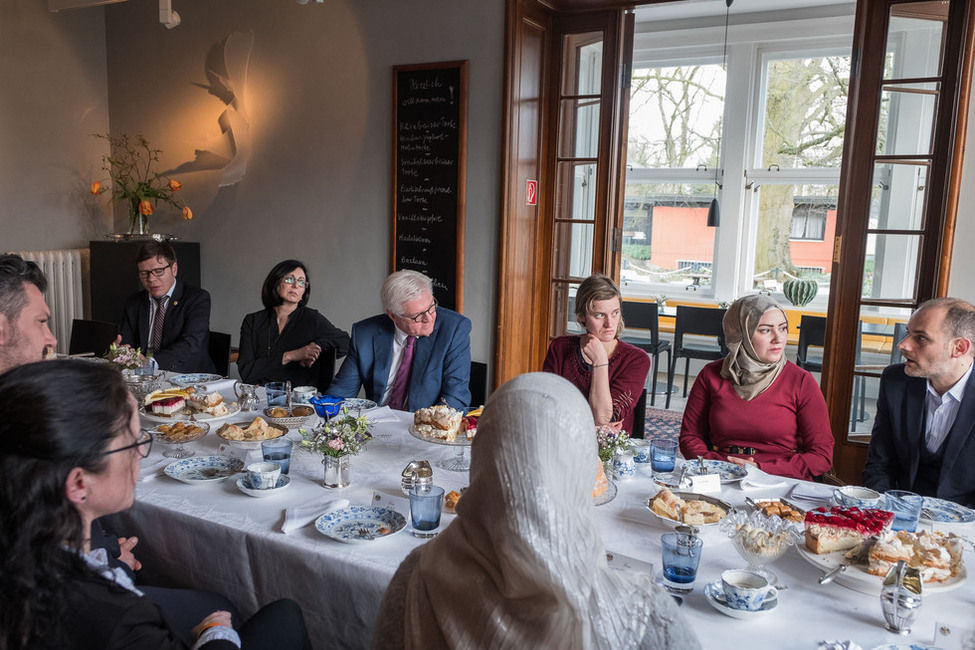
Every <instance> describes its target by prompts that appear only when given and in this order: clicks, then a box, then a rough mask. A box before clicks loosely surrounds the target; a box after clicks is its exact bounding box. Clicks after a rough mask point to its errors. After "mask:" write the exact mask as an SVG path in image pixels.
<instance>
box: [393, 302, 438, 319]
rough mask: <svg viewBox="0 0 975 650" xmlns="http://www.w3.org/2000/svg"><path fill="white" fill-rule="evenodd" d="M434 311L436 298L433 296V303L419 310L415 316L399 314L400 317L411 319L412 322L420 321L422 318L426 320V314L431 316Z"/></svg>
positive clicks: (435, 311) (435, 310)
mask: <svg viewBox="0 0 975 650" xmlns="http://www.w3.org/2000/svg"><path fill="white" fill-rule="evenodd" d="M436 313H437V299H436V298H434V299H433V304H432V305H430V306H429V307H428V308H427V309H424V310H423V311H421V312H420V313H419V314H417V315H416V316H407V315H406V314H400V317H401V318H406V319H408V320H411V321H413V322H414V323H421V322H423V321H424V320H426V317H427V316H433V315H434V314H436Z"/></svg>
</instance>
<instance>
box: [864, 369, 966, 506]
mask: <svg viewBox="0 0 975 650" xmlns="http://www.w3.org/2000/svg"><path fill="white" fill-rule="evenodd" d="M926 392H927V380H926V379H924V378H923V377H910V376H908V375H907V374H906V373H905V372H904V364H903V363H898V364H895V365H892V366H889V367H888V368H887V369H886V370H884V374H883V376H882V377H881V379H880V396H879V397H878V398H877V419H876V420H875V421H874V425H873V434H872V436H871V438H870V449H869V451H868V454H867V464H866V466H865V467H864V468H863V484H864V485H865V486H867V487H869V488H872V489H874V490H878V491H880V492H884V491H886V490H894V489H897V490H910V489H911V488H912V486H913V485H914V480H915V478H916V476H917V466H918V457H919V454H920V449H921V438H922V436H923V435H924V398H925V394H926ZM973 430H975V373H973V374H972V375H971V377H969V380H968V385H967V386H966V387H965V396H964V397H963V398H962V401H961V404H960V405H959V407H958V416H957V417H956V418H955V423H954V424H953V425H952V427H951V431H950V432H949V433H948V437H947V440H946V442H945V443H944V444H945V454H944V460H943V461H942V464H941V478H940V480H939V481H938V491H937V494H934V495H928V496H936V497H938V498H940V499H948V500H950V501H954V502H955V503H960V504H962V505H966V506H975V470H973V468H975V434H973Z"/></svg>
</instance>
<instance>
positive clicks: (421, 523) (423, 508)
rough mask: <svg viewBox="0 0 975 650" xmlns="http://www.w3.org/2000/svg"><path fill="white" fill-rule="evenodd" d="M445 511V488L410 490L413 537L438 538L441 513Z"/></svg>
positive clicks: (434, 486) (431, 487)
mask: <svg viewBox="0 0 975 650" xmlns="http://www.w3.org/2000/svg"><path fill="white" fill-rule="evenodd" d="M442 511H443V488H442V487H440V486H438V485H432V486H430V487H429V488H427V487H425V486H424V487H420V488H412V489H410V523H411V524H412V525H413V531H412V533H413V535H414V536H415V537H419V538H420V539H428V538H430V537H436V536H437V533H439V532H440V513H441V512H442Z"/></svg>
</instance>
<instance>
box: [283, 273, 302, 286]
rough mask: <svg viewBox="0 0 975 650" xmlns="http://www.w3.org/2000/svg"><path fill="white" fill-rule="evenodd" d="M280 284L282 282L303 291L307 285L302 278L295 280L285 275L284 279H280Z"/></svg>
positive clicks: (293, 277) (291, 276)
mask: <svg viewBox="0 0 975 650" xmlns="http://www.w3.org/2000/svg"><path fill="white" fill-rule="evenodd" d="M281 282H284V283H285V284H293V285H295V286H296V287H298V288H299V289H304V288H305V287H306V286H307V285H308V281H307V280H305V279H304V278H296V277H295V276H293V275H286V276H285V277H283V278H281Z"/></svg>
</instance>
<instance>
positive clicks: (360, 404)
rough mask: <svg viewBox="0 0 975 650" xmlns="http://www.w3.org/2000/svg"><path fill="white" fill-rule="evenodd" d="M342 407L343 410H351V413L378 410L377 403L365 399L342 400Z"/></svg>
mask: <svg viewBox="0 0 975 650" xmlns="http://www.w3.org/2000/svg"><path fill="white" fill-rule="evenodd" d="M341 406H342V407H343V408H347V409H349V412H350V413H356V412H359V413H361V412H362V411H368V410H369V409H374V408H376V403H375V402H374V401H372V400H371V399H365V398H362V397H349V398H347V399H344V400H342V404H341Z"/></svg>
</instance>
